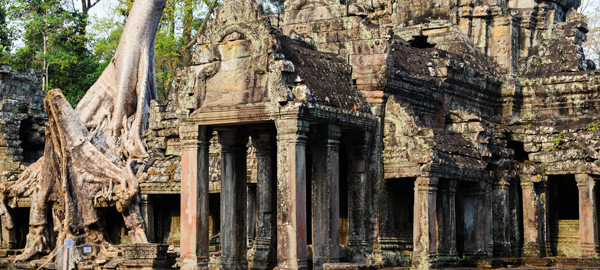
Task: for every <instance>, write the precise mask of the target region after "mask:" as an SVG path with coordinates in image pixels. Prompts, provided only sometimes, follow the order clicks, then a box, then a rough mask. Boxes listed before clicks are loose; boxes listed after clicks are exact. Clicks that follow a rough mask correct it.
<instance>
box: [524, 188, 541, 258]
mask: <svg viewBox="0 0 600 270" xmlns="http://www.w3.org/2000/svg"><path fill="white" fill-rule="evenodd" d="M521 189H522V190H523V257H541V256H542V244H541V243H542V242H543V239H542V229H541V226H540V215H539V196H538V195H537V193H536V192H535V189H534V186H533V183H532V182H530V181H529V180H528V179H523V180H522V181H521Z"/></svg>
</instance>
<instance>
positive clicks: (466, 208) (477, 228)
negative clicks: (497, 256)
mask: <svg viewBox="0 0 600 270" xmlns="http://www.w3.org/2000/svg"><path fill="white" fill-rule="evenodd" d="M483 199H484V191H483V189H482V188H481V183H479V182H464V181H463V182H458V183H457V187H456V251H457V253H458V257H459V258H464V259H480V258H485V257H486V256H487V254H486V253H485V252H484V249H485V242H484V240H483V234H484V228H483V225H484V224H483V223H484V221H483V215H482V213H480V212H478V209H482V207H483Z"/></svg>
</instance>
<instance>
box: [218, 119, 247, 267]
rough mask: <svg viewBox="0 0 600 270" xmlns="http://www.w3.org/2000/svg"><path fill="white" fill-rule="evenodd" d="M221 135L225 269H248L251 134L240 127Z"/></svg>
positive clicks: (222, 131) (223, 255)
mask: <svg viewBox="0 0 600 270" xmlns="http://www.w3.org/2000/svg"><path fill="white" fill-rule="evenodd" d="M218 132H219V133H218V134H219V143H220V144H221V269H246V268H248V261H247V260H246V256H247V241H248V239H247V236H246V233H247V231H246V214H247V213H246V207H247V189H246V185H247V184H246V183H247V181H248V180H247V177H246V176H247V169H246V154H247V153H246V151H247V149H246V145H247V143H248V135H246V133H245V131H244V130H243V128H240V127H238V128H227V129H219V130H218Z"/></svg>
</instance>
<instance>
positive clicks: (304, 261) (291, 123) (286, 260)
mask: <svg viewBox="0 0 600 270" xmlns="http://www.w3.org/2000/svg"><path fill="white" fill-rule="evenodd" d="M275 124H276V126H277V267H278V269H279V270H284V269H294V270H295V269H307V268H308V256H307V255H308V254H307V253H308V247H307V237H308V234H309V233H310V232H309V231H308V230H307V226H306V140H307V137H306V133H307V132H308V125H309V124H308V121H305V120H300V119H282V120H276V121H275Z"/></svg>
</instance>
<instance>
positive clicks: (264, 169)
mask: <svg viewBox="0 0 600 270" xmlns="http://www.w3.org/2000/svg"><path fill="white" fill-rule="evenodd" d="M271 137H272V136H271V134H270V131H269V130H260V131H259V132H257V133H254V134H252V144H253V145H254V148H256V161H257V164H256V169H257V174H256V177H257V179H256V182H257V204H258V207H257V209H258V210H257V215H256V223H257V227H258V228H257V236H256V244H255V245H254V249H255V251H254V257H253V260H252V269H267V267H269V265H270V264H271V263H272V262H273V261H274V257H275V256H274V255H275V245H276V243H275V239H276V235H275V227H274V225H275V224H274V218H275V217H274V212H273V192H272V191H273V176H272V173H271V172H272V164H273V160H272V153H271V150H272V146H271V143H272V142H273V141H272V138H271Z"/></svg>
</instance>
